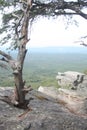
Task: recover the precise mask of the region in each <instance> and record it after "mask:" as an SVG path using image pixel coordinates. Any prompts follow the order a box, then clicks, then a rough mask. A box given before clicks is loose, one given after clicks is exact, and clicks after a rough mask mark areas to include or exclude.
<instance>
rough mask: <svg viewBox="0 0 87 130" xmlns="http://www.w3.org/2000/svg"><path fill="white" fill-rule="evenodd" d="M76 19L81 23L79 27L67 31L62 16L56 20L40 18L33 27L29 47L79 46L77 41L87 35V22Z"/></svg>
mask: <svg viewBox="0 0 87 130" xmlns="http://www.w3.org/2000/svg"><path fill="white" fill-rule="evenodd" d="M74 19H77V21H78V22H79V27H77V26H75V25H74V24H73V25H69V27H68V28H67V29H66V26H65V24H64V23H65V21H64V19H63V18H61V17H60V16H59V17H58V18H57V19H54V20H53V19H50V20H49V19H48V18H40V19H39V20H38V21H36V22H35V23H34V24H33V26H32V31H31V36H30V39H31V40H30V42H29V43H28V47H48V46H78V44H76V43H75V41H78V40H79V38H80V37H81V36H84V35H87V20H85V19H84V18H82V17H80V16H74Z"/></svg>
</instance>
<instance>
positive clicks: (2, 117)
mask: <svg viewBox="0 0 87 130" xmlns="http://www.w3.org/2000/svg"><path fill="white" fill-rule="evenodd" d="M8 93H9V94H12V91H11V90H10V89H9V90H7V91H6V90H5V89H3V91H2V89H0V95H2V94H8ZM31 97H32V100H31V101H29V104H28V106H29V107H30V108H31V109H27V110H22V109H18V108H15V107H14V106H11V105H8V104H7V103H5V102H3V101H0V130H87V118H86V117H80V116H78V115H75V114H73V113H71V112H70V111H68V109H66V108H65V107H64V105H63V104H60V103H58V102H56V100H54V98H52V97H50V96H47V95H45V94H43V93H41V92H37V91H35V90H32V91H31V92H29V93H28V94H27V95H26V99H30V98H31Z"/></svg>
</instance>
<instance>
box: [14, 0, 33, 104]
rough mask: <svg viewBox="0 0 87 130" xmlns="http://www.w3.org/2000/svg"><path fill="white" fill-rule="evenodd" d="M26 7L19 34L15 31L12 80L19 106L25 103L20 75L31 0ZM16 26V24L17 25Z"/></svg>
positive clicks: (23, 82) (24, 53)
mask: <svg viewBox="0 0 87 130" xmlns="http://www.w3.org/2000/svg"><path fill="white" fill-rule="evenodd" d="M26 4H27V7H26V9H24V12H23V17H22V20H21V22H22V23H21V29H20V34H18V33H19V32H17V30H16V33H17V36H18V38H19V36H20V38H19V39H18V40H19V41H18V42H19V47H18V57H17V61H16V64H15V65H16V66H15V69H14V68H13V75H14V81H15V87H16V95H15V99H16V100H17V102H18V104H19V106H21V105H23V104H25V93H24V91H23V89H24V85H25V81H23V77H22V71H23V64H24V59H25V56H26V52H27V50H26V44H27V42H28V41H29V40H28V25H29V11H30V8H31V1H30V0H27V3H26ZM17 27H18V26H17Z"/></svg>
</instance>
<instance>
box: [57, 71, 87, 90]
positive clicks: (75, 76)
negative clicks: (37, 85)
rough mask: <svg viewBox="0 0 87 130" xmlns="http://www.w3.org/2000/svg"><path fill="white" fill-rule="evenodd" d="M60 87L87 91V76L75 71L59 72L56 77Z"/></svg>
mask: <svg viewBox="0 0 87 130" xmlns="http://www.w3.org/2000/svg"><path fill="white" fill-rule="evenodd" d="M56 79H57V81H58V85H59V86H60V87H62V88H71V89H75V90H77V89H79V90H80V89H81V90H82V89H85V90H86V89H87V75H85V74H83V73H79V72H75V71H67V72H64V73H60V72H58V75H57V76H56Z"/></svg>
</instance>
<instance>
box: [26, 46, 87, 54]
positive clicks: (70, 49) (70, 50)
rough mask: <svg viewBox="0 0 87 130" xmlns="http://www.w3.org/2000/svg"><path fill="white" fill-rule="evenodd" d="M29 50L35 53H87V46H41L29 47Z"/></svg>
mask: <svg viewBox="0 0 87 130" xmlns="http://www.w3.org/2000/svg"><path fill="white" fill-rule="evenodd" d="M28 51H29V52H35V53H36V52H38V53H87V47H41V48H29V49H28Z"/></svg>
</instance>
